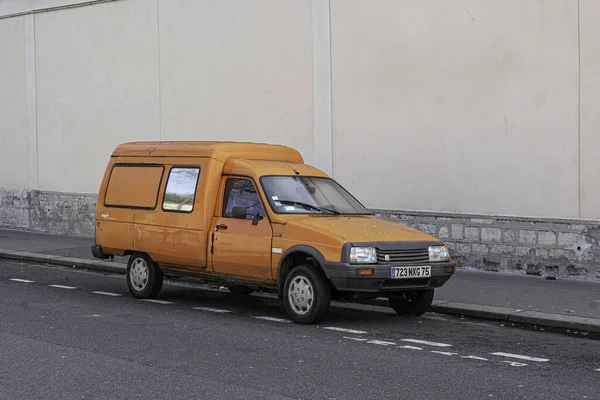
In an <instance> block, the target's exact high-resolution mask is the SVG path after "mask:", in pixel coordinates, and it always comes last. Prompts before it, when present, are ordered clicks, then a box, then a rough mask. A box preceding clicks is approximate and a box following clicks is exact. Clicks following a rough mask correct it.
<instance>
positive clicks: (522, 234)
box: [519, 229, 535, 245]
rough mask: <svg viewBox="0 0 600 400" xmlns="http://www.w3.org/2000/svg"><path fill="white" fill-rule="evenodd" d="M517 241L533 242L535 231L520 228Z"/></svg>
mask: <svg viewBox="0 0 600 400" xmlns="http://www.w3.org/2000/svg"><path fill="white" fill-rule="evenodd" d="M519 243H523V244H531V245H534V244H535V231H532V230H528V229H522V230H520V231H519Z"/></svg>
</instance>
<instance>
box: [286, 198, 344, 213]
mask: <svg viewBox="0 0 600 400" xmlns="http://www.w3.org/2000/svg"><path fill="white" fill-rule="evenodd" d="M276 201H278V202H280V203H282V204H290V205H296V206H300V207H304V208H309V209H311V210H315V211H321V212H323V211H327V212H330V213H332V214H335V215H340V213H339V212H338V211H335V210H332V209H330V208H325V207H318V206H313V205H312V204H308V203H302V202H301V201H295V200H276Z"/></svg>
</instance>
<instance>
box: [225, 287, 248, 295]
mask: <svg viewBox="0 0 600 400" xmlns="http://www.w3.org/2000/svg"><path fill="white" fill-rule="evenodd" d="M227 289H228V290H229V291H230V292H231V293H232V294H244V295H248V294H251V293H252V292H254V289H252V288H250V287H248V286H244V285H231V286H227Z"/></svg>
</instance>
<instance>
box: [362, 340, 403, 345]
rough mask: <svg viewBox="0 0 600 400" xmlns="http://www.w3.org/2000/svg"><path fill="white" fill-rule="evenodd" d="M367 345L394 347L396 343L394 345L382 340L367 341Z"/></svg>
mask: <svg viewBox="0 0 600 400" xmlns="http://www.w3.org/2000/svg"><path fill="white" fill-rule="evenodd" d="M367 343H371V344H378V345H380V346H395V345H396V343H394V342H386V341H383V340H369V341H368V342H367Z"/></svg>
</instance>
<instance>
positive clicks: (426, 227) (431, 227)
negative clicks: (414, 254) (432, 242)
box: [418, 224, 436, 236]
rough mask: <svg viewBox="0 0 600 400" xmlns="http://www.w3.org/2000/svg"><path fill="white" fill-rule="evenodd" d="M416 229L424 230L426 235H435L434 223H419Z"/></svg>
mask: <svg viewBox="0 0 600 400" xmlns="http://www.w3.org/2000/svg"><path fill="white" fill-rule="evenodd" d="M418 229H419V230H420V231H421V232H425V233H426V234H428V235H432V236H435V234H436V229H435V225H432V224H419V225H418Z"/></svg>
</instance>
